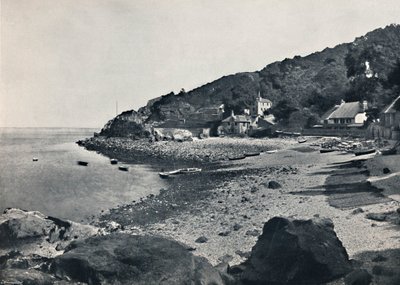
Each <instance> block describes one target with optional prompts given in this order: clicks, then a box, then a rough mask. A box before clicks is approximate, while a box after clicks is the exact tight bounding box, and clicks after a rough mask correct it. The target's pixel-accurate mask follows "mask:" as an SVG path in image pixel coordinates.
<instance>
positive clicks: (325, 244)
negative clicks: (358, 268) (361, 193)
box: [239, 217, 352, 285]
mask: <svg viewBox="0 0 400 285" xmlns="http://www.w3.org/2000/svg"><path fill="white" fill-rule="evenodd" d="M242 268H244V269H243V272H241V273H240V276H239V278H240V279H241V280H242V282H243V283H245V284H307V285H311V284H321V283H325V282H328V281H331V280H333V279H335V278H339V277H342V276H344V275H346V274H347V273H349V272H350V271H351V269H352V266H351V263H350V261H349V258H348V254H347V252H346V249H345V248H344V247H343V245H342V243H341V241H340V240H339V239H338V238H337V236H336V233H335V231H334V230H333V223H332V221H331V220H329V219H312V220H293V219H286V218H281V217H275V218H272V219H271V220H269V221H268V222H267V223H265V225H264V228H263V233H262V235H261V236H260V237H259V238H258V241H257V243H256V245H255V246H254V247H253V249H252V251H251V255H250V258H249V259H248V260H246V261H245V262H244V263H243V264H242Z"/></svg>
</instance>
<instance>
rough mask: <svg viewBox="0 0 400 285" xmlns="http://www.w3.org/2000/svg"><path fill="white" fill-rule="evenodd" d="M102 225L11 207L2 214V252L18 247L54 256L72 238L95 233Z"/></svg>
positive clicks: (0, 234) (19, 250) (0, 226)
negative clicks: (62, 218)
mask: <svg viewBox="0 0 400 285" xmlns="http://www.w3.org/2000/svg"><path fill="white" fill-rule="evenodd" d="M98 232H99V229H98V228H96V227H93V226H89V225H82V224H78V223H74V222H70V221H66V220H61V219H58V218H54V217H48V216H45V215H43V214H42V213H40V212H36V211H32V212H28V211H23V210H20V209H7V210H6V211H5V212H4V213H3V215H1V216H0V255H4V254H6V253H8V252H9V251H11V250H13V251H18V252H20V253H21V254H22V255H29V254H37V255H41V256H45V257H52V256H55V255H57V254H60V252H59V251H60V250H61V249H62V248H64V247H65V246H66V245H68V244H69V243H70V242H71V241H72V240H75V239H80V238H86V237H89V236H92V235H95V234H97V233H98Z"/></svg>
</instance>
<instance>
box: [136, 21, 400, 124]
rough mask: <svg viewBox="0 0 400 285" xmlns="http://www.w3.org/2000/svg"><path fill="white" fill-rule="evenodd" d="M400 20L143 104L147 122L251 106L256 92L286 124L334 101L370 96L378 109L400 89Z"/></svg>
mask: <svg viewBox="0 0 400 285" xmlns="http://www.w3.org/2000/svg"><path fill="white" fill-rule="evenodd" d="M399 59H400V26H398V25H390V26H387V27H386V28H383V29H377V30H374V31H372V32H370V33H368V34H366V35H365V36H363V37H360V38H357V39H356V40H355V41H354V42H353V43H348V44H340V45H338V46H336V47H334V48H326V49H325V50H323V51H321V52H316V53H313V54H311V55H309V56H306V57H300V56H295V57H294V58H292V59H285V60H283V61H280V62H274V63H271V64H269V65H267V66H266V67H265V68H263V69H262V70H261V71H257V72H245V73H238V74H234V75H229V76H224V77H222V78H220V79H218V80H216V81H214V82H211V83H208V84H206V85H204V86H201V87H199V88H196V89H194V90H192V91H188V92H187V91H185V90H182V91H181V92H180V93H179V94H177V95H175V94H174V93H170V94H167V95H165V96H162V97H160V98H157V99H154V100H152V102H151V103H149V104H148V105H147V106H146V107H143V108H141V109H140V110H139V113H140V114H141V116H142V118H143V119H144V121H146V122H154V121H160V120H167V119H169V118H171V117H174V118H188V117H189V116H190V114H191V113H192V112H194V111H195V110H198V109H199V108H202V107H211V106H218V105H220V104H225V111H226V112H225V114H227V115H229V114H230V111H231V110H234V111H235V113H236V114H239V113H242V112H243V109H245V108H249V107H251V105H252V104H253V102H254V101H255V99H256V98H257V96H258V94H260V95H261V96H262V97H264V98H268V99H270V100H271V101H272V102H273V106H274V107H273V108H272V110H271V113H273V114H274V115H275V116H276V118H277V120H278V121H279V123H280V124H281V125H283V126H285V125H286V126H289V127H290V126H293V124H294V125H296V126H298V125H299V122H301V125H303V127H304V126H307V125H310V124H312V123H313V122H317V119H318V118H319V117H320V116H321V115H322V114H323V113H324V112H326V111H327V110H328V109H330V108H331V107H332V106H333V105H334V104H337V103H339V102H340V101H341V100H342V99H345V100H346V101H358V100H364V99H365V100H368V101H370V102H372V103H373V105H374V106H375V107H376V109H377V110H381V109H382V108H383V106H385V105H386V104H388V103H389V102H391V101H392V100H393V98H395V97H397V96H398V94H399V89H400V60H399Z"/></svg>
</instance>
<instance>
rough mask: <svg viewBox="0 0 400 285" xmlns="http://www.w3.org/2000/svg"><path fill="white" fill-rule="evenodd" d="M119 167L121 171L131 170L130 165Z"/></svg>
mask: <svg viewBox="0 0 400 285" xmlns="http://www.w3.org/2000/svg"><path fill="white" fill-rule="evenodd" d="M118 169H119V170H121V171H128V170H129V167H128V166H124V165H121V166H119V167H118Z"/></svg>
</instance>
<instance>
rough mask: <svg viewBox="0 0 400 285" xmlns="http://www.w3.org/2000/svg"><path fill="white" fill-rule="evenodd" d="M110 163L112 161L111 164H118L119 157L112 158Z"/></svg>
mask: <svg viewBox="0 0 400 285" xmlns="http://www.w3.org/2000/svg"><path fill="white" fill-rule="evenodd" d="M110 163H111V164H117V163H118V159H115V158H111V159H110Z"/></svg>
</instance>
